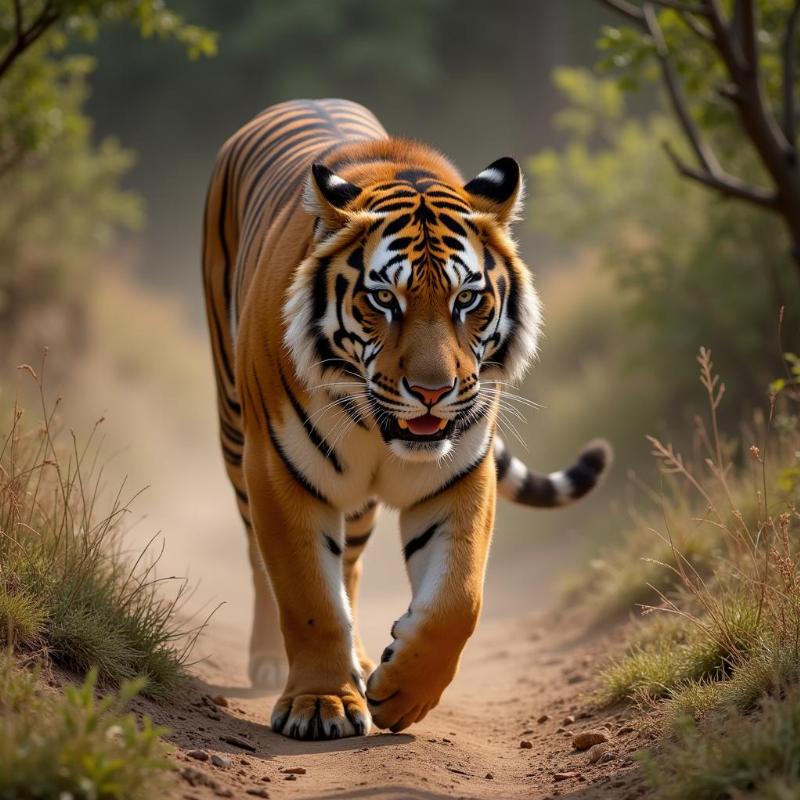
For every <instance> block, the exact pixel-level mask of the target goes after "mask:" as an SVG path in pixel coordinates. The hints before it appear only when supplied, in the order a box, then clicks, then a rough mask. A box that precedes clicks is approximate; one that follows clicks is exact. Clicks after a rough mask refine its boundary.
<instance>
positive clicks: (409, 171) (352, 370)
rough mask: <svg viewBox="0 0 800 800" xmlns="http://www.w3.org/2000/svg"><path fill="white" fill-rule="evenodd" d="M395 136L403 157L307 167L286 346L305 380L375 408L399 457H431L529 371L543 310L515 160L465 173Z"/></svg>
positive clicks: (442, 451)
mask: <svg viewBox="0 0 800 800" xmlns="http://www.w3.org/2000/svg"><path fill="white" fill-rule="evenodd" d="M389 144H392V145H393V147H394V149H395V150H396V149H397V148H398V143H397V140H393V141H391V142H387V145H389ZM399 146H400V148H401V149H402V150H404V152H403V153H402V155H404V156H405V157H404V158H402V159H396V160H395V162H394V163H392V162H391V161H390V160H388V159H387V163H381V162H380V161H379V160H378V159H373V160H372V163H367V164H361V163H358V162H357V160H355V159H354V161H353V163H352V164H350V165H345V166H343V167H341V168H339V173H341V174H337V173H336V172H333V171H332V170H331V169H329V168H328V167H327V166H325V165H323V164H314V166H313V167H312V170H311V175H310V176H309V179H308V184H307V187H306V193H305V205H306V209H307V210H308V211H309V212H310V213H311V214H312V215H313V217H314V219H315V222H314V241H313V245H312V248H311V251H310V255H309V256H308V257H307V258H306V259H305V261H304V262H303V263H302V264H301V266H300V268H299V269H298V271H297V273H296V274H295V277H294V280H293V283H292V285H291V287H290V289H289V293H288V297H287V303H286V306H285V326H286V327H285V331H286V333H285V344H286V345H287V347H288V349H289V352H290V354H291V357H292V359H293V362H294V366H295V370H296V372H297V375H298V377H299V378H300V379H301V380H302V381H303V382H304V383H305V384H306V386H307V387H308V388H309V389H311V390H315V389H316V390H318V389H319V388H321V387H323V388H324V389H325V390H326V391H328V392H329V393H330V394H332V395H334V397H336V398H338V399H340V400H341V401H342V402H347V403H349V404H350V406H351V407H355V408H357V409H358V410H359V411H361V412H367V415H371V416H372V417H373V418H374V419H375V420H376V422H377V424H378V427H379V429H380V431H381V434H382V436H383V438H384V440H385V441H386V443H387V444H388V445H389V447H390V448H391V449H392V451H393V452H394V453H395V454H396V455H397V456H399V457H401V458H405V459H409V460H416V461H420V460H425V461H427V460H434V459H440V458H442V457H444V456H446V455H447V454H448V453H449V452H450V451H451V449H452V447H453V443H454V442H455V440H456V439H457V438H458V437H459V436H460V435H461V434H462V433H463V432H464V431H465V430H466V429H467V428H468V427H469V426H470V425H472V424H474V423H475V422H476V421H477V420H479V419H480V418H481V417H482V416H483V415H484V414H485V413H486V412H487V411H488V410H489V409H490V408H491V407H492V405H493V403H494V401H495V398H496V396H497V391H496V390H497V388H498V386H499V385H500V383H501V382H513V381H515V380H518V379H519V378H520V377H521V376H522V374H523V373H524V371H525V369H526V368H527V366H528V365H529V363H530V361H531V359H532V358H533V357H534V355H535V353H536V347H537V339H538V334H539V327H540V319H541V315H540V308H539V300H538V297H537V294H536V292H535V290H534V287H533V283H532V280H531V277H530V274H529V272H528V270H527V268H526V267H525V265H524V264H523V263H522V262H521V260H520V258H519V256H518V255H517V251H516V247H515V244H514V242H513V241H512V239H511V236H510V233H509V228H510V224H511V222H512V221H513V220H514V219H515V218H516V214H517V213H518V208H519V205H520V202H521V198H522V193H523V186H522V175H521V172H520V168H519V165H518V164H517V162H516V161H514V160H513V159H511V158H501V159H499V160H498V161H495V162H494V163H492V164H491V165H490V166H488V167H487V168H486V169H484V170H483V171H482V172H480V173H479V174H478V175H477V176H476V177H475V178H473V179H472V180H471V181H469V182H467V183H466V184H464V183H463V181H462V180H461V179H460V176H459V175H458V173H457V172H456V171H455V168H454V167H452V166H451V165H450V164H449V162H447V161H446V160H445V159H444V158H443V157H442V156H439V155H438V154H436V153H432V152H431V151H430V150H429V149H427V148H422V146H421V145H415V144H414V143H403V144H402V145H399ZM376 161H378V163H375V162H376ZM409 162H410V163H412V164H420V163H421V164H422V166H419V167H413V168H412V167H409V166H407V164H408V163H409Z"/></svg>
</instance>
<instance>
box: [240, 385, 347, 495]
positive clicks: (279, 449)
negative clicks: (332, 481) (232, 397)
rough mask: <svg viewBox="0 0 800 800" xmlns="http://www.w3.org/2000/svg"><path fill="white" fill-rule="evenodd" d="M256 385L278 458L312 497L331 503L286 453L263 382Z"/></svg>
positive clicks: (268, 431) (270, 437)
mask: <svg viewBox="0 0 800 800" xmlns="http://www.w3.org/2000/svg"><path fill="white" fill-rule="evenodd" d="M256 387H257V388H258V396H259V398H260V400H261V408H262V410H263V412H264V420H265V422H266V423H267V433H268V434H269V440H270V442H272V446H273V447H274V448H275V452H276V453H277V454H278V458H280V460H281V461H282V462H283V466H284V467H286V471H287V472H288V473H289V475H291V476H292V478H294V480H295V482H296V483H298V484H300V486H302V487H303V488H304V489H305V490H306V491H307V492H308V493H309V494H310V495H311V496H312V497H314V498H316V499H317V500H319V501H321V502H323V503H325V504H326V505H331V502H330V500H328V498H327V497H325V495H324V494H322V492H320V490H319V489H317V487H316V486H314V484H313V483H311V481H309V480H308V478H306V476H305V475H303V473H302V472H301V471H300V470H299V469H298V468H297V467H296V466H295V465H294V464H293V463H292V461H291V459H290V458H289V456H288V455H286V451H285V450H284V449H283V445H282V444H281V443H280V442H279V441H278V437H277V436H276V435H275V431H274V430H273V429H272V422H271V421H270V418H269V410H268V409H267V403H266V400H265V399H264V392H263V391H262V389H261V382H260V381H259V380H258V379H256Z"/></svg>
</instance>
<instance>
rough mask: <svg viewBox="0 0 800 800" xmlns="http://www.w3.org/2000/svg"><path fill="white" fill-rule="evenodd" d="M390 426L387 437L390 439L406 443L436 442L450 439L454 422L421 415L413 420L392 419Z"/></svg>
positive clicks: (432, 415) (429, 415) (431, 415)
mask: <svg viewBox="0 0 800 800" xmlns="http://www.w3.org/2000/svg"><path fill="white" fill-rule="evenodd" d="M391 426H392V429H391V430H390V431H389V435H390V438H392V439H403V440H405V441H407V442H438V441H441V440H442V439H449V438H450V436H451V434H452V432H453V427H454V422H453V420H450V419H442V418H441V417H437V416H435V415H434V414H423V415H422V416H421V417H414V418H413V419H400V418H399V417H394V418H393V419H392V421H391Z"/></svg>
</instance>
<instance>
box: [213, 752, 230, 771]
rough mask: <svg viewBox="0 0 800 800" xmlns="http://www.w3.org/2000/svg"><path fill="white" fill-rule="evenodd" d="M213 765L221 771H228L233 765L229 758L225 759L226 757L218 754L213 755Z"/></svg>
mask: <svg viewBox="0 0 800 800" xmlns="http://www.w3.org/2000/svg"><path fill="white" fill-rule="evenodd" d="M211 763H212V764H213V765H214V766H215V767H219V768H220V769H228V767H230V765H231V760H230V759H229V758H225V756H221V755H219V754H218V753H212V754H211Z"/></svg>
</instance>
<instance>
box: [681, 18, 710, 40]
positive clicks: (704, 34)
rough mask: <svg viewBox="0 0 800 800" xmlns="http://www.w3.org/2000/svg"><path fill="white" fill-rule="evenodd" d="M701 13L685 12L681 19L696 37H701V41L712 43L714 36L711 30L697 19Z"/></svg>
mask: <svg viewBox="0 0 800 800" xmlns="http://www.w3.org/2000/svg"><path fill="white" fill-rule="evenodd" d="M699 13H701V12H699V11H684V12H682V13H681V19H682V20H683V22H684V24H685V25H686V26H687V27H688V28H689V29H690V30H691V31H692V32H693V33H694V34H695V35H696V36H699V37H700V38H701V39H705V40H706V41H708V42H710V41H711V40H712V39H713V38H714V34H713V33H711V29H710V28H707V27H706V26H705V25H703V23H702V22H700V20H699V19H697V14H699Z"/></svg>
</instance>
